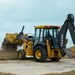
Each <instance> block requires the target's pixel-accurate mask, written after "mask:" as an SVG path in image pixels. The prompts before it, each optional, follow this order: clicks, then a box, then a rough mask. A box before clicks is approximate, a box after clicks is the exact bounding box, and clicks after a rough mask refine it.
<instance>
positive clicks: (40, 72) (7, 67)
mask: <svg viewBox="0 0 75 75" xmlns="http://www.w3.org/2000/svg"><path fill="white" fill-rule="evenodd" d="M12 59H13V60H12ZM14 59H15V60H14ZM16 59H17V51H16V50H13V49H9V50H0V75H15V74H16V75H75V59H69V58H68V57H67V56H66V57H64V58H62V59H61V60H60V61H59V62H51V61H50V60H47V61H46V62H43V63H40V62H35V61H34V60H33V59H32V58H28V59H26V60H16Z"/></svg>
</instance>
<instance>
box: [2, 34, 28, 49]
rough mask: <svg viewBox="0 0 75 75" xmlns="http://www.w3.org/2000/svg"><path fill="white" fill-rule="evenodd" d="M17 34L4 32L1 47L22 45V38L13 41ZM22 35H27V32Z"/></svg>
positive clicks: (15, 47)
mask: <svg viewBox="0 0 75 75" xmlns="http://www.w3.org/2000/svg"><path fill="white" fill-rule="evenodd" d="M17 35H18V33H14V34H9V33H6V36H5V38H4V40H3V43H2V48H3V49H8V48H11V49H12V48H13V49H17V45H22V44H23V41H22V40H16V41H15V38H16V37H17ZM23 36H27V34H23Z"/></svg>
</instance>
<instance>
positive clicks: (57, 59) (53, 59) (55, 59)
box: [51, 58, 61, 62]
mask: <svg viewBox="0 0 75 75" xmlns="http://www.w3.org/2000/svg"><path fill="white" fill-rule="evenodd" d="M60 59H61V58H51V61H54V62H57V61H59V60H60Z"/></svg>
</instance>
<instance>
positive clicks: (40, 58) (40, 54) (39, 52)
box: [33, 46, 47, 62]
mask: <svg viewBox="0 0 75 75" xmlns="http://www.w3.org/2000/svg"><path fill="white" fill-rule="evenodd" d="M33 55H34V60H35V61H37V62H44V61H46V59H47V53H46V50H45V48H44V47H43V46H37V47H35V49H34V54H33Z"/></svg>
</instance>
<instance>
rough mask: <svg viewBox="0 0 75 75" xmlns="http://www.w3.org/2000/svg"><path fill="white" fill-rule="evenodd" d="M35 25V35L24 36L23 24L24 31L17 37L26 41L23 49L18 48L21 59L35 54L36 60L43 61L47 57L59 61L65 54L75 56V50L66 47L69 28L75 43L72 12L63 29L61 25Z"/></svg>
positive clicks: (70, 56)
mask: <svg viewBox="0 0 75 75" xmlns="http://www.w3.org/2000/svg"><path fill="white" fill-rule="evenodd" d="M34 27H35V33H34V36H27V37H24V36H23V29H24V26H23V28H22V32H20V33H19V35H18V36H17V38H16V39H21V40H22V41H24V42H23V49H20V50H18V58H19V59H21V60H23V59H25V57H26V56H33V57H34V60H35V61H38V62H43V61H46V59H51V61H59V60H60V59H61V57H64V56H65V55H68V57H69V58H74V57H75V55H74V54H75V53H74V52H72V51H71V50H70V49H66V44H67V41H66V40H67V39H66V33H67V30H68V29H69V31H70V34H71V37H72V40H73V43H74V44H75V40H74V38H75V35H74V33H75V31H74V16H73V15H72V14H69V15H68V17H67V19H66V20H65V22H64V24H63V26H62V27H61V29H60V27H59V26H51V25H46V26H34ZM59 29H60V31H59Z"/></svg>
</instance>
